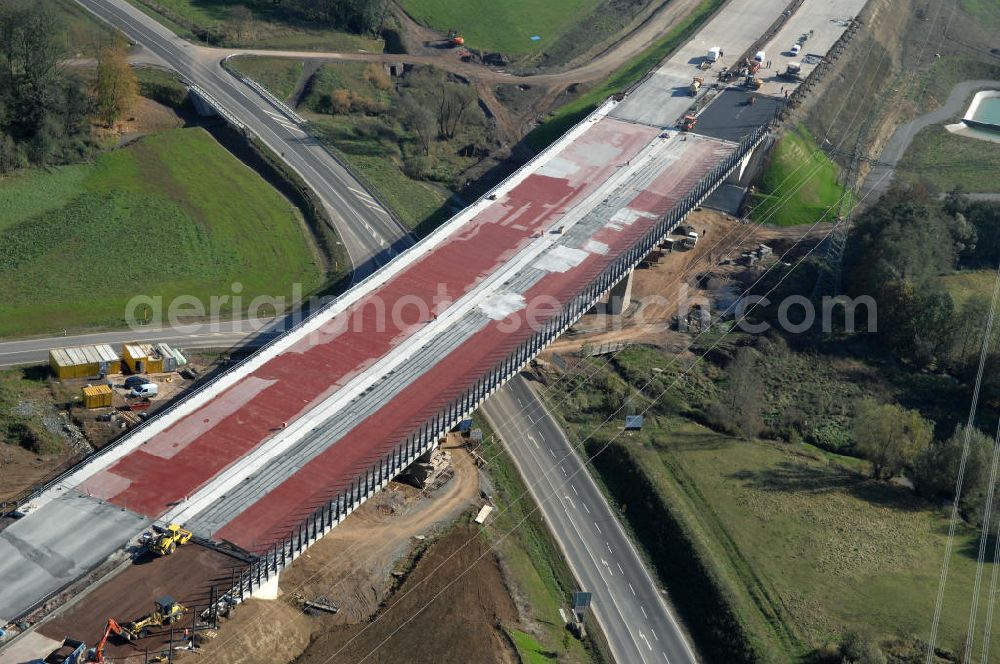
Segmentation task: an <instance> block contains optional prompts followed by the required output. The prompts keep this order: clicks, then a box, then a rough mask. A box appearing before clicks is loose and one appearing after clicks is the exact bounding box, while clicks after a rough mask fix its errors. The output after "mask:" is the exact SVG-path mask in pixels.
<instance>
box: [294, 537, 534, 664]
mask: <svg viewBox="0 0 1000 664" xmlns="http://www.w3.org/2000/svg"><path fill="white" fill-rule="evenodd" d="M516 622H517V610H516V608H515V606H514V603H513V600H512V599H511V598H510V594H509V592H508V591H507V588H506V586H505V584H504V579H503V575H502V573H501V571H500V567H499V565H498V563H497V561H496V559H495V557H494V555H493V552H492V551H491V550H490V547H489V544H488V543H487V542H486V540H485V538H483V537H482V536H481V535H480V533H479V532H478V530H477V529H476V528H475V527H474V526H461V527H457V528H455V529H454V530H452V531H451V532H449V533H448V534H446V535H445V536H443V537H442V538H441V539H440V540H438V541H436V542H434V543H433V544H432V545H431V546H430V547H428V548H427V550H426V551H425V552H424V553H423V555H422V556H421V557H420V560H419V562H418V563H417V565H416V567H415V568H414V569H413V571H412V572H411V573H410V574H409V576H407V578H406V580H405V581H404V582H403V584H402V585H401V586H400V588H399V590H398V591H397V592H396V594H395V595H394V596H393V598H392V599H391V600H390V601H389V602H388V604H387V605H386V607H385V608H384V609H383V610H382V611H381V612H380V613H379V614H378V616H377V617H376V618H375V619H374V620H373V621H372V622H370V623H368V624H365V625H352V626H344V627H335V628H332V629H329V630H326V631H324V632H323V633H321V634H319V635H318V636H316V638H315V639H314V640H313V641H312V642H311V643H310V644H309V645H308V647H307V648H306V649H305V650H304V651H303V652H302V654H301V655H300V656H299V657H298V658H297V659H296V660H295V661H296V662H297V664H334V663H338V662H340V663H347V662H360V661H366V662H386V663H388V662H392V663H395V662H409V663H413V664H418V663H424V662H426V663H427V664H438V663H447V662H455V663H456V664H458V663H462V664H466V663H470V662H472V663H478V662H482V663H484V664H485V663H493V662H496V663H508V662H517V661H519V659H518V657H517V655H516V653H515V652H514V650H513V648H512V646H511V645H510V643H509V641H508V639H507V637H506V635H505V634H504V632H503V629H504V627H505V626H512V625H514V624H516Z"/></svg>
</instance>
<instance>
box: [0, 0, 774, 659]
mask: <svg viewBox="0 0 1000 664" xmlns="http://www.w3.org/2000/svg"><path fill="white" fill-rule="evenodd" d="M92 1H93V0H85V2H92ZM751 5H752V6H753V7H754V8H755V11H754V12H749V11H745V9H746V8H747V7H749V6H751ZM785 5H786V2H785V0H733V2H732V3H731V5H730V6H729V7H730V8H733V9H735V10H739V11H737V12H736V17H737V19H738V21H739V22H740V27H741V29H742V30H743V32H742V33H741V37H740V39H745V40H747V43H750V41H752V40H753V39H754V38H756V35H759V34H761V31H762V30H763V28H764V27H766V25H768V24H770V22H771V21H772V20H773V18H774V16H777V15H779V14H780V13H781V10H782V9H783V8H784V6H785ZM727 11H729V10H727ZM721 18H722V15H720V16H719V17H717V18H716V19H714V20H713V21H712V22H711V23H710V24H709V26H707V27H706V29H705V30H704V31H703V34H702V35H700V36H699V38H698V39H696V40H694V41H693V42H692V43H691V44H689V45H687V46H685V47H684V48H682V49H681V51H679V52H678V53H677V54H676V56H674V57H672V58H671V59H670V61H668V62H667V63H665V64H664V65H663V66H662V67H661V68H660V69H658V70H657V71H656V72H654V73H652V74H651V75H650V77H648V78H647V79H646V81H645V82H643V83H642V84H641V85H640V86H638V87H637V88H636V89H635V90H633V91H631V92H630V94H629V95H628V96H626V97H625V98H624V100H623V101H615V100H609V101H607V102H606V103H605V104H603V105H602V106H601V107H600V108H599V109H597V110H596V111H595V112H594V113H592V114H591V115H590V116H589V117H587V118H586V119H585V120H584V121H583V122H581V123H580V124H579V125H577V126H576V127H575V128H574V129H573V130H571V131H570V132H569V133H568V134H567V135H566V136H564V137H563V138H561V139H560V140H559V141H558V142H556V143H555V144H553V145H552V146H550V148H548V149H547V150H546V151H545V152H543V153H542V154H540V155H539V156H538V157H537V158H535V159H534V160H533V161H532V162H531V163H529V164H528V165H526V166H525V167H524V168H523V169H521V170H520V171H518V172H517V173H516V174H514V175H512V176H511V177H510V178H508V179H507V180H506V181H504V182H503V183H501V184H500V185H498V186H497V187H496V188H495V189H494V190H492V191H491V192H489V193H488V194H487V195H486V196H484V197H483V198H482V199H480V200H479V201H477V202H476V203H475V204H473V205H472V206H470V207H469V208H468V209H466V210H464V211H463V212H462V213H460V214H459V215H457V216H456V217H454V218H453V219H451V220H450V221H449V222H447V223H446V224H445V225H444V226H442V227H441V228H439V229H438V230H437V231H435V232H434V233H432V234H431V235H429V236H428V237H427V238H425V239H424V240H423V241H421V242H420V243H418V244H417V245H415V246H413V247H411V248H410V249H409V250H407V251H405V252H404V253H402V254H401V255H399V256H397V257H396V258H395V259H394V260H393V261H392V262H390V263H389V264H388V265H387V266H385V267H383V268H382V269H381V270H380V271H378V272H376V273H375V274H372V275H370V276H368V277H367V278H365V279H364V280H363V281H361V282H360V283H358V284H357V285H356V286H355V287H354V288H353V289H352V290H351V291H350V292H348V293H346V294H345V295H343V296H342V297H340V298H338V299H337V300H335V301H333V302H331V303H330V304H328V305H327V306H326V307H324V308H323V309H322V310H321V311H319V312H317V313H316V314H314V315H313V316H311V317H310V318H309V319H308V320H307V321H305V322H304V323H302V324H301V325H299V326H298V327H296V328H295V329H293V330H291V331H290V332H288V333H286V334H285V335H284V336H282V337H280V338H278V339H276V340H274V341H273V342H271V343H269V344H268V345H267V346H265V347H263V348H261V349H260V350H259V351H257V352H256V353H255V354H254V355H252V356H251V357H249V358H248V359H247V360H245V361H244V362H242V363H241V364H239V365H237V366H235V367H233V368H232V369H231V370H230V371H228V372H227V373H226V374H224V375H222V376H221V377H219V378H218V379H216V380H215V381H213V382H212V383H210V384H208V385H206V386H204V387H203V388H201V389H199V390H197V391H195V392H193V393H191V394H189V395H187V396H186V397H185V398H184V399H183V400H182V401H181V402H179V403H178V404H177V405H176V406H174V407H173V408H171V409H169V410H168V411H165V412H163V413H161V414H160V415H158V416H156V417H154V418H152V419H151V420H150V421H148V422H147V423H145V424H144V425H143V426H141V427H139V428H137V429H135V430H134V431H132V432H131V433H130V434H128V435H127V436H125V437H123V438H121V439H119V440H118V441H116V443H115V444H114V445H113V446H111V447H108V448H105V449H104V450H101V451H100V452H98V453H97V454H95V455H93V456H92V457H90V458H89V459H88V460H87V462H86V463H85V464H84V465H82V466H79V467H77V468H75V469H73V470H71V471H69V472H67V473H66V474H64V475H63V476H61V477H59V478H57V480H56V481H54V482H52V483H50V485H48V486H47V487H46V488H45V490H44V491H42V492H40V493H38V494H37V495H35V496H33V498H32V499H31V500H30V501H27V503H26V504H24V505H22V506H21V511H22V512H23V513H24V514H25V516H24V517H23V518H20V519H18V520H17V521H14V522H13V523H11V524H10V525H8V526H7V527H5V528H3V529H2V530H0V579H3V580H4V582H5V586H4V592H3V593H2V594H0V623H2V622H6V621H7V620H10V619H13V618H16V617H19V616H21V615H24V614H25V613H26V612H28V611H30V610H32V609H33V608H34V607H36V606H38V605H39V604H40V603H42V602H44V601H45V600H46V599H47V598H49V597H50V596H52V595H53V594H54V593H57V592H59V591H60V590H61V589H62V588H65V587H66V586H67V585H68V584H70V583H72V582H73V581H75V580H76V579H79V578H80V577H82V576H84V575H85V574H86V573H87V572H88V571H90V570H91V569H93V568H94V567H96V566H97V565H99V564H100V563H101V562H102V561H104V560H106V559H107V558H108V557H109V556H110V555H111V554H112V553H114V552H115V551H118V550H120V549H121V548H122V547H123V546H125V545H127V544H128V543H129V542H130V541H134V540H135V538H137V537H138V536H139V535H140V533H141V532H142V531H143V530H145V529H146V528H148V527H149V525H150V524H152V523H155V522H166V521H174V520H177V521H183V522H185V523H186V524H187V525H188V526H189V527H190V528H192V529H193V530H194V531H195V532H196V533H197V534H198V535H199V536H201V537H204V538H206V539H210V540H216V541H220V542H228V543H231V544H232V545H235V546H237V547H240V548H242V549H244V550H246V551H248V552H251V553H252V554H254V555H255V556H256V562H255V563H254V564H253V565H251V566H250V567H248V568H247V569H246V570H245V571H244V572H243V573H242V574H241V575H240V576H239V578H238V579H237V581H236V584H235V586H234V588H233V590H232V596H233V597H235V598H236V599H242V598H244V597H246V596H248V595H249V594H253V593H259V592H260V591H261V589H262V588H268V587H273V586H274V583H275V581H276V578H277V574H278V573H279V572H280V570H281V569H282V568H283V567H284V566H285V565H287V564H288V563H289V562H291V560H293V559H294V558H295V557H297V556H298V555H300V554H301V553H302V551H303V550H305V548H306V547H307V546H309V544H311V543H312V542H314V541H316V540H317V539H318V538H319V537H321V536H322V535H323V534H324V533H325V532H327V531H328V530H329V529H331V528H333V527H335V526H336V525H337V524H338V523H339V522H340V521H341V520H343V519H344V518H345V517H346V516H347V515H348V514H349V513H350V512H351V511H353V510H354V509H356V508H357V507H358V506H359V505H360V504H361V503H363V502H364V500H365V499H366V498H367V497H369V496H371V495H372V494H373V493H374V492H376V491H378V490H379V489H380V488H381V487H382V486H384V485H385V484H386V483H387V482H388V481H389V480H390V478H392V477H393V476H394V475H396V474H397V473H398V472H399V471H400V470H402V469H403V468H405V467H406V466H408V465H409V464H411V463H412V462H413V460H414V459H415V458H417V457H418V456H420V455H422V454H424V453H425V452H426V451H428V450H430V449H432V448H433V447H434V446H435V445H436V444H437V440H438V438H439V437H440V435H441V434H442V433H443V432H445V431H447V430H449V429H450V428H452V427H453V426H454V425H455V424H456V423H457V422H458V421H459V420H460V419H462V418H463V417H464V416H465V414H467V413H468V412H470V411H472V410H473V409H474V408H475V407H476V406H477V405H478V404H480V403H481V402H482V401H483V400H484V399H485V398H486V397H488V396H489V395H490V394H491V393H493V392H494V391H496V390H497V389H498V388H499V387H500V386H501V385H502V384H503V383H504V382H505V381H507V380H508V379H509V378H510V377H511V376H513V375H514V374H515V373H516V371H517V370H518V369H519V368H520V367H521V366H523V365H524V364H525V363H526V362H527V361H528V360H529V359H530V358H531V357H533V356H534V355H535V354H536V353H537V352H539V350H541V349H542V348H543V347H544V345H545V344H547V343H548V342H549V341H551V340H552V339H553V338H554V337H555V336H557V335H558V334H559V333H561V332H562V331H563V330H565V329H566V328H567V327H568V326H569V325H571V324H572V323H573V322H574V321H575V320H576V319H577V318H578V317H579V316H581V315H582V314H583V313H584V312H585V311H587V310H588V309H589V308H590V307H591V306H592V305H593V303H595V302H596V301H598V300H600V299H601V298H602V297H604V295H605V294H606V293H607V292H608V291H609V290H610V289H611V288H612V287H614V286H615V285H616V284H617V283H618V282H619V281H621V279H622V278H623V277H624V276H626V275H627V274H628V273H629V271H630V270H631V269H632V268H633V267H634V266H635V265H636V264H637V263H638V262H639V261H641V260H642V259H643V258H644V257H645V255H646V254H647V253H648V252H649V250H650V249H652V248H653V247H654V246H656V244H658V243H659V241H660V239H661V238H662V237H664V236H665V235H666V234H668V233H669V232H670V231H671V230H672V229H673V228H674V227H676V226H677V225H678V224H679V223H681V221H682V220H683V219H684V218H685V216H686V215H687V214H688V213H689V212H690V211H691V210H693V209H694V208H695V207H696V206H697V205H698V204H699V203H700V202H701V201H703V200H704V199H705V197H707V196H708V195H709V194H710V193H711V192H712V191H713V190H714V189H715V188H716V187H717V186H718V185H719V184H720V183H722V182H723V181H724V180H725V179H726V178H727V177H728V176H729V174H730V173H732V172H733V171H734V170H737V169H739V168H741V164H743V163H745V160H746V159H747V158H748V156H749V155H750V153H751V152H752V151H753V150H754V148H755V147H756V146H757V145H759V144H760V143H761V142H762V141H763V140H764V139H765V137H766V135H767V132H768V128H767V124H766V123H767V119H768V118H767V117H766V114H765V116H764V117H763V120H762V121H763V122H764V124H757V125H752V124H747V125H745V127H744V129H743V130H742V131H741V132H739V133H738V135H732V134H731V133H725V134H718V135H704V134H698V133H690V134H680V133H678V132H677V131H676V130H674V129H672V127H670V126H669V125H672V121H673V120H674V119H676V118H677V117H679V116H680V115H682V114H683V113H684V112H685V111H686V110H687V109H688V107H689V106H690V104H691V103H692V100H691V98H690V97H688V96H687V93H686V89H687V84H688V83H689V74H688V75H686V76H687V79H686V80H685V76H682V75H681V74H680V73H678V72H680V71H681V69H683V67H682V65H687V67H688V70H687V71H690V66H691V63H692V62H693V61H695V60H696V59H697V58H698V54H699V53H702V52H704V50H706V49H703V46H704V45H705V44H714V43H717V42H722V41H723V39H724V38H725V39H727V40H728V41H726V42H724V43H726V44H727V50H729V49H731V50H734V51H735V50H738V45H737V43H738V41H739V39H736V38H735V37H733V34H732V31H733V29H734V28H733V26H732V24H731V23H723V24H719V21H720V19H721ZM702 42H704V43H702ZM730 44H732V46H730ZM678 63H679V64H678ZM675 70H676V71H675ZM669 77H672V78H669ZM665 81H668V82H665ZM208 96H211V93H208ZM640 97H641V98H642V99H644V101H643V103H641V104H640V103H637V102H635V101H634V100H635V99H638V98H640ZM218 103H220V104H222V105H226V101H225V100H224V99H222V100H221V101H219V102H218ZM650 108H655V110H656V113H654V114H652V115H651V114H650V112H649V111H650ZM708 108H709V109H711V108H712V106H711V105H709V106H708ZM668 117H670V118H672V119H671V121H670V122H667V121H666V119H667V118H668ZM708 125H709V123H706V126H708ZM665 127H666V128H665ZM700 129H701V127H699V130H700ZM706 133H713V134H714V133H716V132H706ZM672 654H676V655H677V657H676V661H685V660H686V659H687V656H686V653H684V652H678V653H672Z"/></svg>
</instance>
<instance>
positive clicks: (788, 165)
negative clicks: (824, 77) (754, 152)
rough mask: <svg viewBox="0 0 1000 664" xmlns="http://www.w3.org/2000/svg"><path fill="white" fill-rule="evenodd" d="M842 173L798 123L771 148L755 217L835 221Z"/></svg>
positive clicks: (776, 221)
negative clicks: (839, 179) (839, 178)
mask: <svg viewBox="0 0 1000 664" xmlns="http://www.w3.org/2000/svg"><path fill="white" fill-rule="evenodd" d="M839 176H840V167H839V166H838V165H837V164H836V163H834V162H833V161H832V160H831V159H830V158H829V157H828V156H827V155H826V153H824V152H823V151H822V150H820V149H819V147H818V146H817V144H816V141H815V139H814V138H813V137H812V134H810V133H809V130H808V129H806V128H805V126H804V125H799V126H798V127H796V128H795V129H794V130H792V131H790V132H788V133H787V134H785V135H784V136H783V137H782V138H781V139H780V140H779V141H778V143H777V144H776V145H775V146H774V147H773V148H772V149H771V154H770V156H769V157H768V164H767V167H766V168H765V169H764V174H763V175H762V176H761V178H760V181H759V183H758V187H759V190H758V191H757V193H756V194H755V195H754V210H753V217H754V220H755V221H757V222H763V223H765V224H769V225H772V226H797V225H800V224H812V223H815V222H817V221H820V220H821V219H822V220H824V221H833V220H834V219H836V217H837V214H839V213H840V212H841V207H842V204H843V201H842V197H843V196H844V188H843V187H842V186H841V185H840V183H839V181H838V177H839Z"/></svg>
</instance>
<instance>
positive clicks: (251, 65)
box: [229, 55, 302, 101]
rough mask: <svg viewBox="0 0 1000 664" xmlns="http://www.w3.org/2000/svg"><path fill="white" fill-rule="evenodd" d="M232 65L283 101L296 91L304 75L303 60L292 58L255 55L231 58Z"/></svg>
mask: <svg viewBox="0 0 1000 664" xmlns="http://www.w3.org/2000/svg"><path fill="white" fill-rule="evenodd" d="M229 64H230V66H232V67H234V68H235V69H236V71H238V72H240V73H241V74H244V75H246V76H249V77H250V78H252V79H253V80H255V81H257V82H258V83H260V84H261V85H263V86H264V87H265V88H267V89H268V90H270V91H271V92H272V93H274V95H275V96H276V97H277V98H278V99H281V100H282V101H284V100H287V99H288V97H289V95H291V94H292V93H293V92H295V85H296V84H297V83H298V82H299V79H300V78H301V77H302V61H301V60H294V59H291V58H268V57H260V56H255V55H249V56H243V57H239V58H231V59H230V60H229Z"/></svg>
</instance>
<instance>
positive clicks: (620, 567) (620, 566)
mask: <svg viewBox="0 0 1000 664" xmlns="http://www.w3.org/2000/svg"><path fill="white" fill-rule="evenodd" d="M618 571H619V572H621V573H622V574H624V573H625V570H623V569H622V564H621V563H618ZM628 587H629V588H631V587H632V584H631V583H630V584H629V586H628ZM632 592H633V593H635V591H634V590H633V591H632Z"/></svg>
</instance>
